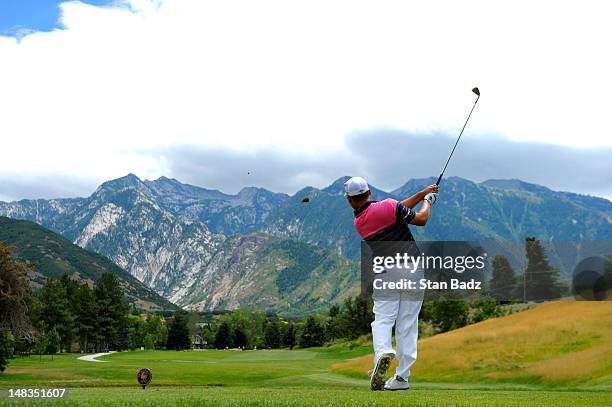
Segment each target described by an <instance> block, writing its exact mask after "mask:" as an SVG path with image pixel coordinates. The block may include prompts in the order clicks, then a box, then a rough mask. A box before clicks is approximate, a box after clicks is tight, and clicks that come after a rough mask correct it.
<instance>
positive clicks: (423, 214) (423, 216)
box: [410, 195, 431, 226]
mask: <svg viewBox="0 0 612 407" xmlns="http://www.w3.org/2000/svg"><path fill="white" fill-rule="evenodd" d="M415 196H416V195H415ZM430 208H431V204H430V203H429V201H423V206H422V207H421V209H420V210H419V211H418V212H417V213H416V214H415V215H414V218H412V220H411V221H410V224H412V225H416V226H425V225H426V224H427V219H429V210H430Z"/></svg>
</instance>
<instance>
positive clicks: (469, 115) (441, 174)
mask: <svg viewBox="0 0 612 407" xmlns="http://www.w3.org/2000/svg"><path fill="white" fill-rule="evenodd" d="M478 99H480V95H478V96H477V97H476V100H475V101H474V105H473V106H472V110H470V114H468V117H467V119H465V123H463V128H462V129H461V132H459V137H457V141H455V145H454V146H453V149H452V150H451V153H450V155H449V156H448V160H446V164H444V168H443V169H442V172H441V173H440V176H439V177H438V180H437V181H436V185H440V181H442V176H443V175H444V171H446V167H448V163H449V162H450V159H451V157H452V156H453V153H454V152H455V149H456V148H457V144H459V140H461V135H462V134H463V130H465V127H466V126H467V124H468V121H469V120H470V117H471V116H472V112H473V111H474V108H475V107H476V103H478Z"/></svg>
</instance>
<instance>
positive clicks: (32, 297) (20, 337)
mask: <svg viewBox="0 0 612 407" xmlns="http://www.w3.org/2000/svg"><path fill="white" fill-rule="evenodd" d="M525 252H526V257H527V266H526V269H525V271H524V273H523V278H522V279H521V278H519V277H518V276H517V274H516V273H515V271H514V270H513V268H512V267H511V265H510V262H509V261H508V260H507V259H506V258H505V257H503V256H496V257H495V258H494V259H493V262H492V266H493V267H492V278H491V280H490V281H489V283H488V285H487V290H488V291H487V292H488V294H489V296H490V297H489V298H484V299H482V300H480V301H477V302H472V303H468V302H463V301H429V302H425V303H424V304H423V307H422V309H421V313H420V317H419V330H420V331H421V335H422V334H423V333H425V334H433V333H438V332H445V331H449V330H452V329H457V328H460V327H462V326H465V325H468V324H470V323H474V322H479V321H482V320H484V319H487V318H491V317H495V316H499V315H500V313H501V312H502V311H501V309H500V305H503V304H504V303H507V302H510V301H515V300H516V301H523V300H526V301H530V300H543V299H549V298H558V297H559V296H561V295H563V294H564V293H566V292H567V286H565V285H564V284H563V283H562V282H561V281H560V278H559V271H558V270H557V269H554V268H552V267H551V266H550V265H549V263H548V258H547V256H546V253H545V252H544V249H543V247H542V245H541V244H540V242H539V241H538V240H537V239H534V238H527V239H526V241H525ZM31 267H32V266H31V265H29V264H22V263H19V262H17V261H16V260H15V258H14V256H13V253H12V252H11V250H10V249H9V248H8V247H6V245H4V244H3V243H2V242H0V318H1V319H0V371H3V370H4V369H5V368H6V366H7V363H8V359H9V358H10V357H11V356H12V355H13V353H15V352H17V353H22V354H31V353H34V354H38V355H41V357H42V355H43V354H50V355H53V354H55V353H58V352H71V351H79V352H101V351H107V350H127V349H140V348H145V349H169V350H183V349H189V348H191V347H192V346H201V347H207V348H214V349H228V348H240V349H262V348H269V349H276V348H288V349H293V348H294V347H296V346H299V347H302V348H307V347H316V346H321V345H324V344H326V343H331V342H334V341H338V340H354V339H357V338H359V337H360V336H362V335H368V334H370V332H371V327H370V324H371V322H372V320H373V318H374V316H373V313H372V301H371V299H369V298H368V297H365V296H356V297H350V298H347V299H345V300H344V302H342V303H341V304H333V305H331V306H330V308H329V309H328V310H327V311H325V312H321V313H316V314H311V315H306V316H303V317H299V318H298V317H295V318H283V317H281V316H279V315H276V314H274V313H264V312H261V311H255V310H237V311H234V312H226V313H221V314H220V315H219V314H213V315H211V314H207V313H195V312H192V313H187V312H185V311H178V312H175V313H174V315H171V314H170V315H160V314H155V313H142V312H140V311H138V310H135V309H130V307H129V305H128V304H127V302H126V299H125V296H124V292H123V289H122V287H121V284H120V282H119V280H118V279H117V277H116V276H115V275H114V274H112V273H104V274H102V275H101V276H100V278H99V279H98V280H97V281H96V282H95V283H94V284H93V285H89V284H85V283H78V282H77V281H75V280H73V279H71V278H70V277H69V276H68V275H63V276H62V277H61V278H57V279H55V278H49V279H47V281H46V282H45V284H44V286H43V287H42V288H40V289H38V290H36V292H34V293H32V291H31V288H30V284H29V280H28V278H27V272H28V271H29V270H30V269H31ZM605 279H606V283H605V284H606V287H607V288H608V289H610V288H612V258H610V259H609V261H608V263H607V266H606V271H605Z"/></svg>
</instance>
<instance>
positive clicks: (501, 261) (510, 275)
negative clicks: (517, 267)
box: [489, 256, 517, 302]
mask: <svg viewBox="0 0 612 407" xmlns="http://www.w3.org/2000/svg"><path fill="white" fill-rule="evenodd" d="M489 287H490V290H491V295H492V296H493V298H495V299H496V300H497V301H498V302H506V301H511V300H513V299H514V298H515V296H516V289H517V282H516V275H515V273H514V269H512V266H511V265H510V262H508V259H507V258H506V257H504V256H495V258H494V259H493V275H492V277H491V281H490V283H489Z"/></svg>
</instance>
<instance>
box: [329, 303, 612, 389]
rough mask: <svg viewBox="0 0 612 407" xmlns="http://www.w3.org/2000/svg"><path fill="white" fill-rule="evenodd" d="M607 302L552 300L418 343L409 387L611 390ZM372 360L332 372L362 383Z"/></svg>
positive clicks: (611, 327) (611, 311)
mask: <svg viewBox="0 0 612 407" xmlns="http://www.w3.org/2000/svg"><path fill="white" fill-rule="evenodd" d="M611 338H612V302H610V301H603V302H578V301H557V302H552V303H548V304H544V305H541V306H538V307H535V308H532V309H529V310H527V311H524V312H520V313H516V314H512V315H509V316H506V317H502V318H496V319H491V320H487V321H484V322H481V323H478V324H474V325H470V326H467V327H464V328H461V329H458V330H456V331H451V332H447V333H444V334H440V335H435V336H432V337H429V338H426V339H423V340H421V341H419V350H418V352H419V355H418V360H417V362H416V364H415V366H414V368H413V369H412V372H411V374H412V377H413V378H414V380H416V381H419V382H420V381H427V382H431V381H435V382H485V383H504V382H505V383H522V384H543V385H555V386H557V385H560V386H578V385H581V386H594V387H602V388H606V389H612V340H611ZM371 361H372V356H371V355H367V356H363V357H360V358H356V359H353V360H349V361H345V362H340V363H337V364H336V365H334V366H333V369H332V370H333V371H335V372H337V373H343V374H347V375H349V376H355V377H361V376H363V377H365V372H366V371H367V370H368V369H369V368H370V364H371Z"/></svg>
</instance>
